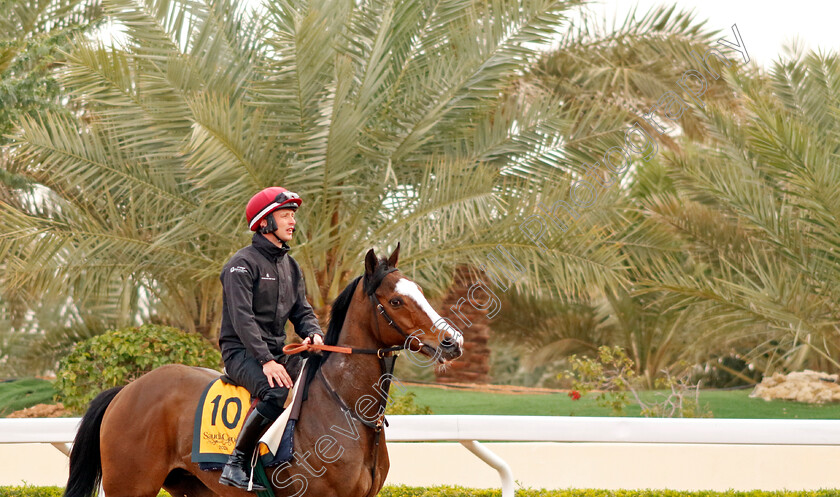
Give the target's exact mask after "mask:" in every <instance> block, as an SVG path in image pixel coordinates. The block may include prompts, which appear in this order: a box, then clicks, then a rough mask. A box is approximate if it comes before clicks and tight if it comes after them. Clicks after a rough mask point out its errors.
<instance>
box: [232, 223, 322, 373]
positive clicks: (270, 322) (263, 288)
mask: <svg viewBox="0 0 840 497" xmlns="http://www.w3.org/2000/svg"><path fill="white" fill-rule="evenodd" d="M288 251H289V246H288V245H286V244H285V243H284V244H283V248H279V247H277V246H276V245H274V244H273V243H271V242H270V241H268V240H267V239H266V238H265V237H264V236H263V235H261V234H259V233H256V234H254V238H253V240H252V243H251V245H250V246H248V247H245V248H243V249H242V250H240V251H239V252H237V253H236V254H234V255H233V257H231V258H230V260H229V261H228V263H227V264H225V268H224V269H223V270H222V274H221V277H220V278H221V280H222V290H223V292H224V293H223V303H222V307H223V309H222V330H221V332H220V333H219V347H221V349H222V357H223V358H224V359H225V360H227V358H228V357H229V354H230V353H231V352H232V351H235V350H240V349H246V350H247V352H248V355H250V356H251V357H254V358H256V359H257V361H259V363H260V364H265V363H266V362H268V361H270V360H272V359H274V358H275V357H277V356H280V355H282V353H283V345H284V344H285V342H286V331H285V325H286V320H291V321H292V324H293V325H294V326H295V332H296V333H297V334H298V335H300V337H301V338H306V337H308V336H310V335H311V334H313V333H317V334H319V335H322V332H321V328H320V326H318V319H317V318H316V317H315V313H314V312H313V311H312V306H310V305H309V302H307V301H306V290H305V287H304V282H303V273H302V272H301V270H300V266H298V263H297V262H295V260H294V259H293V258H292V256H290V255H286V252H288Z"/></svg>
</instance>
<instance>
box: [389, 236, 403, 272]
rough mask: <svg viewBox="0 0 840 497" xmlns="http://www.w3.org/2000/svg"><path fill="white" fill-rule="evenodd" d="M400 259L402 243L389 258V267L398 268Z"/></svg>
mask: <svg viewBox="0 0 840 497" xmlns="http://www.w3.org/2000/svg"><path fill="white" fill-rule="evenodd" d="M399 258H400V242H397V248H395V249H394V252H392V253H391V256H390V257H388V267H397V259H399Z"/></svg>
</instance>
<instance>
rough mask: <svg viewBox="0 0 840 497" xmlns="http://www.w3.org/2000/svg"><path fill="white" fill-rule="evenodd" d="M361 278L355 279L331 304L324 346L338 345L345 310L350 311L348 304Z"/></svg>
mask: <svg viewBox="0 0 840 497" xmlns="http://www.w3.org/2000/svg"><path fill="white" fill-rule="evenodd" d="M360 279H362V277H361V276H358V277H356V278H355V279H354V280H353V281H351V282H350V284H349V285H347V286H346V287H345V288H344V290H342V291H341V293H339V294H338V297H336V299H335V302H333V305H332V310H331V311H330V324H329V326H328V327H327V335H326V336H325V337H324V344H325V345H335V344H336V343H338V335H340V334H341V327H342V326H344V318H346V317H347V310H348V309H350V302H352V301H353V294H354V293H355V292H356V286H358V284H359V280H360Z"/></svg>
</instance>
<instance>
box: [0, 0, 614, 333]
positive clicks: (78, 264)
mask: <svg viewBox="0 0 840 497" xmlns="http://www.w3.org/2000/svg"><path fill="white" fill-rule="evenodd" d="M577 4H578V2H575V1H567V2H562V1H556V0H551V1H549V0H531V1H527V2H493V3H487V4H485V3H481V2H479V3H476V2H471V1H468V0H446V1H439V0H435V1H415V0H403V1H397V2H391V1H380V0H371V1H365V2H350V1H339V0H319V1H311V2H304V1H283V2H267V3H266V4H265V5H263V6H262V7H261V8H259V9H257V10H249V9H248V8H247V7H246V6H243V5H241V4H240V3H239V2H235V1H233V0H228V1H213V2H200V1H199V2H169V1H164V0H146V1H142V0H106V1H104V2H103V6H104V10H105V13H106V14H107V15H108V16H110V18H111V19H112V20H113V22H114V24H115V25H118V26H121V27H123V28H124V33H125V40H124V41H123V42H121V43H119V44H115V45H113V46H106V45H104V44H103V43H102V42H99V41H95V40H90V39H87V38H84V37H78V38H77V39H76V40H75V41H74V43H73V45H72V47H71V49H70V50H69V51H68V55H67V61H66V63H65V64H64V65H63V67H62V68H61V73H60V75H61V83H62V84H63V85H64V87H65V88H66V89H67V91H68V93H69V94H70V95H71V96H72V99H73V101H74V102H75V103H76V104H77V105H78V106H79V111H78V112H77V113H74V114H73V115H70V116H67V115H60V114H57V113H52V112H46V113H42V114H41V115H39V116H37V117H30V118H25V119H23V120H22V121H21V123H20V126H19V130H18V131H17V133H16V135H15V138H14V141H13V143H12V145H11V146H10V147H9V148H8V150H7V152H8V154H9V155H10V157H11V159H10V163H9V165H8V167H7V170H8V172H10V173H13V174H17V175H20V176H23V177H26V178H29V179H31V180H32V181H34V182H36V183H37V184H38V194H37V195H29V196H26V197H25V199H24V200H25V201H21V202H18V203H11V202H6V203H3V204H0V226H2V230H1V231H2V234H1V235H0V254H2V255H3V256H4V257H5V258H7V260H8V261H10V262H9V270H8V271H7V272H6V273H5V274H4V276H3V278H2V280H3V281H2V283H3V285H4V286H5V287H7V288H12V289H25V290H26V291H27V292H29V294H31V295H38V294H43V293H47V292H50V293H52V294H57V295H67V296H68V297H70V298H72V299H73V300H74V301H77V302H88V303H90V307H89V310H93V309H98V308H102V309H107V310H109V312H113V313H114V314H115V315H116V316H118V317H119V318H120V319H126V320H130V319H134V318H135V316H136V315H137V313H138V312H141V311H143V312H148V313H149V314H150V318H151V319H155V320H159V321H162V322H165V323H169V324H173V325H177V326H180V327H182V328H184V329H188V330H194V331H198V332H200V333H202V334H204V335H205V336H208V337H212V336H213V335H214V334H215V330H216V328H217V324H218V321H219V314H218V311H219V309H220V307H221V302H220V298H221V288H220V285H219V283H218V272H219V270H220V268H221V266H222V265H223V263H224V261H226V260H227V258H228V257H229V256H230V255H231V254H232V253H233V252H234V251H235V250H237V249H238V248H239V247H241V246H243V245H244V244H246V243H247V242H248V232H247V230H246V229H244V219H243V217H244V216H243V206H244V205H245V203H246V201H247V199H248V198H249V197H250V195H252V194H253V193H254V192H255V191H257V190H259V189H260V188H263V187H265V186H268V185H274V184H281V185H284V186H286V187H287V188H290V189H292V190H294V191H297V192H299V193H300V194H301V195H302V196H303V197H304V205H303V208H302V209H301V211H300V212H299V214H300V217H299V221H300V223H299V227H300V228H301V230H300V232H299V234H298V237H299V238H298V239H296V240H295V242H294V243H295V245H296V247H295V249H294V255H295V257H296V259H297V260H298V261H299V262H300V263H301V266H302V268H303V269H304V272H305V277H306V284H307V291H308V294H309V297H310V298H311V300H312V303H313V305H314V306H315V307H316V308H319V309H324V308H325V306H326V305H327V304H328V303H329V302H330V301H331V300H332V299H333V298H334V297H335V296H336V295H337V293H338V292H339V291H340V289H341V288H342V287H343V285H344V284H345V283H346V281H347V280H348V279H349V278H350V277H352V276H353V275H355V274H356V273H357V272H358V268H359V265H360V263H361V260H362V255H363V254H364V252H365V251H366V250H367V249H368V248H370V247H376V248H377V249H379V250H390V249H391V248H392V247H393V246H395V245H396V244H397V242H401V243H402V247H403V253H404V254H406V255H405V256H404V257H402V258H401V262H402V267H403V269H404V271H406V272H407V273H408V274H410V276H411V277H412V278H414V279H416V280H418V281H419V282H420V283H421V284H422V285H423V286H424V288H426V289H428V290H429V291H430V292H431V293H433V294H438V295H440V294H441V293H442V292H443V291H444V290H445V289H446V288H447V287H448V285H449V282H450V281H451V279H452V274H453V272H454V270H455V267H456V266H457V265H458V264H462V263H463V264H471V265H473V266H474V267H478V266H479V265H480V264H483V263H484V262H486V256H487V255H488V254H489V253H491V252H493V251H496V252H498V251H499V250H500V248H499V247H501V248H502V249H504V250H506V251H507V252H508V253H509V254H510V255H511V256H512V257H515V258H516V260H517V261H519V262H520V264H521V267H522V269H523V271H522V273H523V274H522V277H521V279H519V280H518V281H517V282H516V283H515V287H514V286H512V287H511V288H514V289H515V290H517V291H522V292H526V293H532V294H536V293H539V292H551V293H552V294H555V295H556V294H561V293H563V294H575V293H581V292H584V291H585V289H586V287H587V285H590V284H597V285H598V286H600V287H603V288H607V287H611V286H616V285H619V284H620V276H619V275H617V274H616V270H617V269H619V268H620V267H621V266H622V255H621V253H620V251H619V250H618V247H617V245H616V243H615V241H614V240H612V239H610V236H609V234H608V233H606V232H605V231H604V230H603V229H602V227H601V225H599V224H598V223H597V222H595V221H596V220H597V219H598V216H603V215H605V214H604V213H603V212H602V210H601V209H599V208H595V209H593V210H592V214H587V215H586V216H582V217H581V219H580V220H579V222H578V227H577V228H576V230H575V231H574V232H573V233H566V234H558V233H554V234H551V235H549V236H547V237H546V238H545V240H544V242H545V249H544V250H542V249H540V248H539V247H536V246H534V244H533V243H532V242H531V241H530V240H529V239H528V238H527V237H526V236H525V235H524V234H523V233H522V232H521V230H520V229H519V225H520V224H521V223H522V221H523V220H524V218H525V217H527V216H528V215H530V214H531V213H532V212H533V211H534V206H535V205H536V204H537V202H538V201H542V202H548V203H551V202H553V201H554V200H557V199H561V198H564V196H565V195H566V192H568V185H569V179H568V177H567V173H568V172H569V171H570V170H572V169H573V165H572V164H573V163H574V162H576V161H578V160H580V159H581V158H589V157H595V154H596V153H597V152H596V150H598V149H602V147H593V146H592V144H593V142H594V141H598V140H599V143H606V140H604V139H603V138H602V136H603V133H604V132H606V131H607V130H613V129H615V128H616V126H617V123H618V120H617V119H616V118H615V117H614V116H610V115H606V114H605V115H603V116H602V117H598V118H591V117H590V118H587V119H586V122H587V130H588V132H591V135H592V140H587V139H586V136H578V138H577V139H576V140H574V141H570V142H566V141H564V137H565V136H568V135H570V133H571V130H572V123H576V122H581V121H582V119H583V118H582V113H583V112H584V110H582V109H581V108H580V107H578V106H573V105H564V103H563V102H562V100H561V99H558V97H557V96H556V95H554V94H552V93H551V92H548V91H545V90H544V89H542V88H541V87H539V85H523V84H522V82H521V79H520V77H521V75H522V74H524V72H525V71H526V69H527V68H528V67H529V65H530V64H532V63H533V62H534V61H535V60H536V59H537V58H538V56H539V52H538V49H539V47H541V46H545V45H546V44H547V43H548V42H549V41H550V39H551V37H552V36H553V35H554V33H556V32H557V31H558V30H559V29H560V28H562V26H563V25H564V21H565V17H564V16H565V14H566V12H568V11H569V9H571V8H573V7H576V6H577ZM578 135H580V133H578ZM560 149H562V151H563V153H558V150H560ZM322 315H323V313H322ZM468 333H469V332H468Z"/></svg>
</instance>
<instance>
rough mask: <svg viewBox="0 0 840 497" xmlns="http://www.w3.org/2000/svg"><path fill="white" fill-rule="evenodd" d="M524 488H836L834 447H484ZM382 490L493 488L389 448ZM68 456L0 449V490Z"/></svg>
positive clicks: (44, 477)
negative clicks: (393, 486) (389, 487)
mask: <svg viewBox="0 0 840 497" xmlns="http://www.w3.org/2000/svg"><path fill="white" fill-rule="evenodd" d="M485 445H486V447H488V448H489V449H491V450H492V451H493V452H495V453H496V454H498V455H499V456H500V457H502V458H503V459H504V460H506V461H507V462H508V463H509V464H510V466H511V468H512V469H513V475H514V478H515V479H516V481H518V482H519V483H520V485H521V486H522V487H532V488H569V487H573V488H606V489H619V488H626V489H641V488H658V489H663V488H669V489H674V490H682V491H692V490H726V489H730V488H732V489H735V490H753V489H761V490H782V489H789V490H816V489H821V488H840V472H837V471H836V461H838V460H840V447H817V446H732V445H680V444H668V445H664V444H596V443H592V444H580V443H569V444H557V443H488V444H485ZM388 449H389V452H390V456H391V457H390V459H391V471H390V473H389V475H388V479H387V483H390V484H401V483H404V484H407V485H442V484H449V485H456V484H457V485H464V486H468V487H477V488H499V487H500V484H499V477H498V474H497V473H496V472H495V471H494V470H493V469H491V468H490V467H489V466H487V465H485V464H484V463H483V462H481V461H480V460H479V459H478V458H476V457H475V456H474V455H472V454H471V453H470V452H469V451H467V449H465V448H464V447H462V446H461V445H460V444H457V443H389V444H388ZM66 479H67V457H66V456H65V455H64V454H62V453H61V452H59V451H58V450H57V449H55V448H54V447H52V446H51V445H49V444H18V445H0V485H21V484H23V483H24V482H26V483H28V484H30V485H59V486H64V484H65V483H66Z"/></svg>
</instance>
